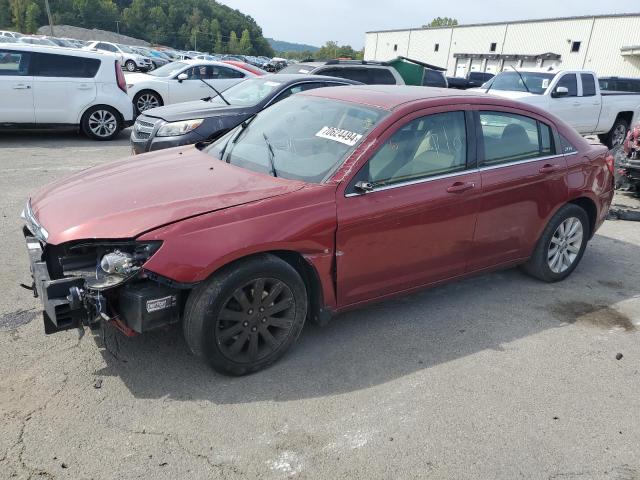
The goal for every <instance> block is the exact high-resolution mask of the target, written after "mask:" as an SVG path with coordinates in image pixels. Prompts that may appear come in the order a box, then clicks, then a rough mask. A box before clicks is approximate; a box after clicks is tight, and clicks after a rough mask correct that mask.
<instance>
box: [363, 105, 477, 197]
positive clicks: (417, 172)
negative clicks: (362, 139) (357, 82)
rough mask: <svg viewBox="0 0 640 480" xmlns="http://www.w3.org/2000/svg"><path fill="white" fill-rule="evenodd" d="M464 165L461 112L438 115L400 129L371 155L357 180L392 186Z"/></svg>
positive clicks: (463, 118) (465, 133)
mask: <svg viewBox="0 0 640 480" xmlns="http://www.w3.org/2000/svg"><path fill="white" fill-rule="evenodd" d="M466 163H467V131H466V123H465V114H464V112H462V111H459V112H447V113H438V114H434V115H428V116H425V117H420V118H417V119H415V120H412V121H411V122H409V123H407V124H405V125H404V126H402V127H401V128H400V129H399V130H398V131H396V132H395V133H394V134H393V135H392V136H391V137H390V138H389V139H388V140H387V141H386V142H385V143H384V145H382V147H381V148H380V149H379V150H378V151H377V152H376V153H375V154H374V156H373V157H372V158H371V159H370V160H369V162H368V163H367V165H366V166H365V168H364V169H363V171H362V172H361V173H360V174H359V175H358V179H357V180H356V181H360V180H364V181H367V182H370V183H373V184H375V185H376V186H383V185H392V184H396V183H402V182H407V181H411V180H416V179H420V178H426V177H430V176H436V175H443V174H447V173H453V172H459V171H462V170H464V169H465V168H466Z"/></svg>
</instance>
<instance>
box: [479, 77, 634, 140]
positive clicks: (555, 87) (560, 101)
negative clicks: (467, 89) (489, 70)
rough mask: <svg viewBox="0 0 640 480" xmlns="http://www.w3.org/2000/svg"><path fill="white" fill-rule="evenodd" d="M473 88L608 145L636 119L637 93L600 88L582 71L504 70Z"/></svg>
mask: <svg viewBox="0 0 640 480" xmlns="http://www.w3.org/2000/svg"><path fill="white" fill-rule="evenodd" d="M473 90H474V91H478V92H486V93H489V94H492V95H497V96H500V97H504V98H510V99H512V100H517V101H520V102H524V103H528V104H530V105H535V106H536V107H539V108H542V109H543V110H547V111H549V112H551V113H553V114H555V115H557V116H558V117H560V118H561V119H562V120H564V121H565V122H567V123H568V124H569V125H571V126H572V127H573V128H575V129H576V130H577V131H578V132H579V133H580V134H582V135H595V134H597V135H598V136H599V137H600V140H601V141H602V142H603V143H605V144H606V145H608V146H609V148H613V147H615V146H617V145H621V144H622V143H623V142H624V139H625V137H626V135H627V131H628V130H629V127H630V126H632V125H634V124H635V123H636V122H639V121H640V94H633V93H625V92H604V91H600V86H599V84H598V78H597V76H596V74H595V73H593V72H589V71H585V70H548V69H522V70H520V69H518V70H517V71H516V70H514V69H507V70H505V71H503V72H502V73H500V74H498V75H496V76H495V77H494V78H492V79H491V80H489V81H488V82H487V83H485V84H484V85H483V86H482V87H480V88H475V89H473Z"/></svg>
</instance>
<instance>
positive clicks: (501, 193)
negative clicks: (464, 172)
mask: <svg viewBox="0 0 640 480" xmlns="http://www.w3.org/2000/svg"><path fill="white" fill-rule="evenodd" d="M477 118H478V120H479V124H480V125H479V126H478V128H477V129H476V130H477V131H478V136H479V138H480V142H479V143H480V145H481V148H480V152H479V165H480V174H481V177H482V197H481V198H480V211H479V213H478V224H477V227H476V233H475V237H474V241H473V254H472V255H471V260H470V262H469V270H481V269H484V268H491V267H494V266H497V265H499V264H502V263H508V262H511V261H514V260H521V259H523V258H526V257H528V256H529V255H530V254H531V252H532V251H533V248H534V246H535V244H536V242H537V241H538V238H539V237H540V234H541V233H542V230H543V229H544V227H545V225H546V223H547V221H548V220H549V217H550V216H551V214H552V213H553V212H554V211H555V209H556V208H557V207H558V205H561V204H563V203H564V202H565V201H566V199H567V195H568V193H567V192H568V189H567V183H566V172H567V165H566V160H565V158H564V156H563V155H562V154H561V152H560V150H556V147H555V145H554V143H555V142H554V140H553V138H554V135H553V133H552V132H553V130H552V128H551V127H550V126H549V125H547V124H546V123H544V122H543V121H542V119H540V118H532V117H531V116H528V115H527V116H525V115H521V114H519V113H516V111H515V110H511V109H501V108H500V107H493V106H492V107H491V111H489V110H487V111H482V110H481V111H479V112H478V116H477Z"/></svg>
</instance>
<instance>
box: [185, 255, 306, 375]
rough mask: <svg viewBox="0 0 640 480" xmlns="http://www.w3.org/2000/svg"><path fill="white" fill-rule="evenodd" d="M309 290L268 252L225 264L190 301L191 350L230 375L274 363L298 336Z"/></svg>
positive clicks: (187, 319)
mask: <svg viewBox="0 0 640 480" xmlns="http://www.w3.org/2000/svg"><path fill="white" fill-rule="evenodd" d="M306 315H307V291H306V288H305V285H304V282H303V281H302V278H300V275H299V274H298V272H297V271H296V270H295V269H294V268H293V267H292V266H291V265H289V264H288V263H286V262H285V261H284V260H281V259H280V258H278V257H276V256H274V255H270V254H262V255H258V256H255V257H252V258H250V259H247V260H241V261H239V262H235V263H234V264H232V265H229V266H227V267H224V268H223V269H221V270H220V271H219V272H217V273H216V274H214V275H213V276H212V277H211V278H210V279H209V280H207V281H206V282H204V283H203V284H201V285H199V286H198V287H196V288H195V289H194V290H193V291H192V292H191V294H190V295H189V298H188V300H187V305H186V307H185V313H184V320H183V331H184V336H185V339H186V341H187V344H188V346H189V348H190V349H191V351H192V352H193V353H194V354H195V355H197V356H199V357H203V358H204V359H205V360H206V361H207V362H208V363H209V364H210V365H211V366H212V367H213V368H214V370H216V371H218V372H220V373H222V374H225V375H245V374H248V373H252V372H256V371H258V370H261V369H263V368H266V367H267V366H269V365H271V364H272V363H273V362H275V361H276V360H277V359H279V358H280V357H281V356H282V355H283V354H284V353H285V352H286V351H287V350H288V349H289V348H290V347H291V346H292V345H293V344H294V342H295V341H296V339H297V338H298V335H300V332H301V330H302V326H303V325H304V321H305V317H306Z"/></svg>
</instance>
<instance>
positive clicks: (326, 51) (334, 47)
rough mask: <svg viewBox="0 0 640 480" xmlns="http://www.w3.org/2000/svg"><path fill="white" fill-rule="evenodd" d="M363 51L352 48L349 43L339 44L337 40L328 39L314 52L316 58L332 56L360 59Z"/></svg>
mask: <svg viewBox="0 0 640 480" xmlns="http://www.w3.org/2000/svg"><path fill="white" fill-rule="evenodd" d="M363 56H364V52H363V51H357V50H354V49H353V47H351V45H342V46H339V45H338V42H334V41H328V42H327V43H325V44H324V45H323V46H322V47H321V48H320V50H318V51H317V52H316V53H315V54H314V58H315V59H316V60H330V59H332V58H352V59H354V60H361V59H362V58H363Z"/></svg>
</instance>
